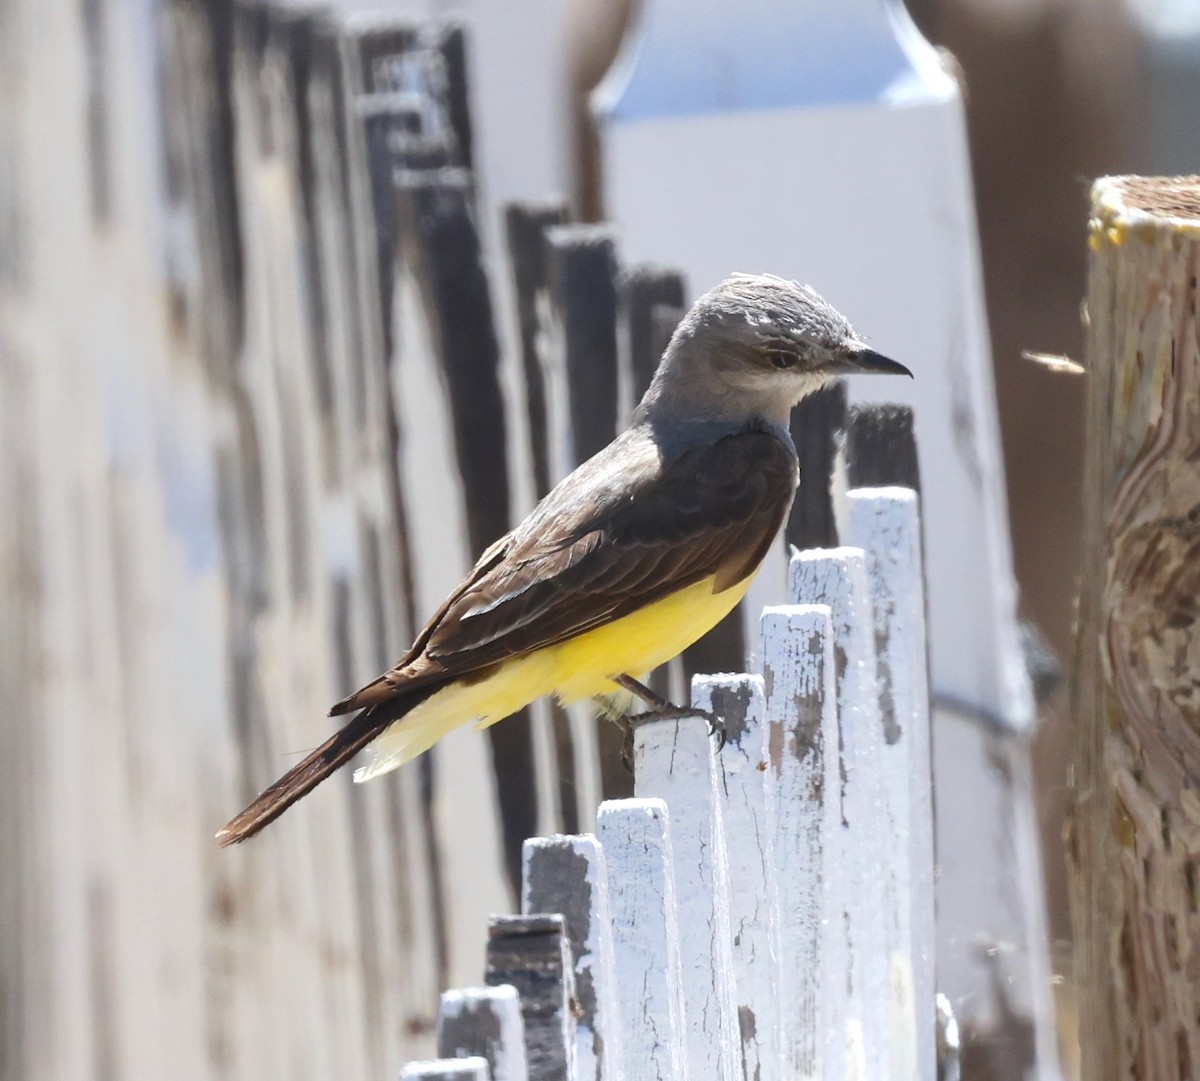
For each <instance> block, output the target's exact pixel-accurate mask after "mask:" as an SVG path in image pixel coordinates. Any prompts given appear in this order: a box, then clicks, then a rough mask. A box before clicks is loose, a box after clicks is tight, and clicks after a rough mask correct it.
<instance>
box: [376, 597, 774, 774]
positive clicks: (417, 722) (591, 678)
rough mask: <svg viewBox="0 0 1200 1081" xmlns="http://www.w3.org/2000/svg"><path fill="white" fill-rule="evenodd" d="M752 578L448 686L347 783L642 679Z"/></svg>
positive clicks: (672, 601) (708, 625) (716, 616)
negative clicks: (467, 729) (558, 703)
mask: <svg viewBox="0 0 1200 1081" xmlns="http://www.w3.org/2000/svg"><path fill="white" fill-rule="evenodd" d="M752 578H753V575H751V576H749V577H747V578H745V579H743V580H742V581H741V582H738V583H737V584H736V585H733V586H730V587H729V588H728V589H726V590H723V591H722V592H720V593H714V592H713V585H714V582H715V578H706V579H703V580H702V581H699V582H697V583H695V584H694V585H691V586H688V587H687V588H686V589H681V590H679V592H677V593H672V594H670V595H669V596H667V597H664V598H663V599H662V600H660V601H656V602H655V603H654V604H649V605H647V606H646V607H645V608H642V609H639V610H638V611H636V612H631V613H630V614H629V615H627V616H622V617H621V618H620V619H617V620H614V621H613V622H612V623H607V624H605V625H604V626H602V627H597V628H595V629H594V630H590V631H586V632H584V633H583V634H580V635H578V636H576V637H575V638H570V639H568V640H567V641H565V642H560V643H559V644H557V645H553V646H547V647H546V648H545V649H539V650H537V651H535V652H534V653H530V654H529V655H528V656H525V657H515V658H513V659H512V660H510V661H504V662H502V663H501V664H500V665H499V666H498V667H497V668H496V670H495V671H494V672H493V673H492V674H491V675H489V676H488V677H487V678H486V679H481V680H479V681H477V682H475V683H467V682H465V681H462V682H458V683H452V684H450V685H449V686H448V687H446V688H444V689H443V690H440V691H438V693H437V694H435V695H433V696H432V697H430V698H429V699H427V700H426V701H425V702H423V703H421V705H419V706H418V707H417V708H416V709H414V710H413V711H412V712H411V713H409V714H408V715H407V716H405V717H404V718H403V719H402V720H399V721H397V722H396V723H395V724H394V725H392V726H391V727H390V728H388V729H387V730H386V731H385V732H384V733H383V734H382V735H381V736H380V737H379V739H377V740H376V741H375V743H374V744H373V747H374V750H375V757H374V759H373V760H372V761H371V763H370V764H369V765H366V766H364V767H362V768H361V769H358V770H356V771H355V773H354V779H355V780H356V781H365V780H368V779H370V778H371V777H376V776H378V775H379V774H381V773H387V772H388V771H389V770H393V769H395V768H396V767H397V766H400V765H403V764H404V763H405V762H408V761H410V760H411V759H413V758H415V757H416V756H417V755H419V754H421V753H422V752H424V751H427V750H428V749H429V748H430V747H432V746H433V745H434V744H435V743H436V742H437V741H438V740H439V739H441V737H442V736H443V735H445V734H446V733H447V732H449V731H450V730H451V729H454V728H457V727H459V726H460V725H463V724H466V723H467V722H468V721H472V720H474V721H477V722H478V724H479V727H481V728H482V727H486V726H487V725H490V724H494V723H495V722H496V721H499V720H501V719H502V718H504V717H507V716H509V714H512V713H515V712H516V711H517V710H519V709H521V708H522V707H523V706H527V705H528V704H529V703H530V702H532V701H533V700H534V699H536V698H541V697H542V696H543V695H547V694H554V695H557V696H558V698H559V699H561V700H562V701H563V702H565V703H567V704H570V703H571V702H576V701H579V700H580V699H581V698H589V697H593V696H597V695H604V694H609V693H611V692H612V691H614V690H615V689H616V685H615V684H614V683H613V682H612V677H613V676H618V675H622V674H627V675H639V674H641V673H644V672H649V671H651V670H653V669H655V668H657V667H658V666H659V665H660V664H663V663H664V662H666V661H669V660H670V659H671V658H672V657H674V656H676V655H677V654H679V653H681V652H682V651H683V650H684V649H686V648H687V647H688V646H690V645H691V644H692V643H693V642H694V641H696V639H697V638H699V637H700V636H701V635H703V634H705V633H706V632H707V631H709V630H711V629H712V628H713V627H715V626H716V625H717V624H718V623H719V622H720V621H721V620H722V619H724V618H725V616H726V615H728V614H729V613H730V612H731V611H732V610H733V608H734V606H735V605H736V604H737V603H738V601H740V600H741V599H742V597H744V596H745V594H746V590H747V589H749V587H750V582H751V579H752Z"/></svg>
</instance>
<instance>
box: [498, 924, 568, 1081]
mask: <svg viewBox="0 0 1200 1081" xmlns="http://www.w3.org/2000/svg"><path fill="white" fill-rule="evenodd" d="M573 970H574V965H573V964H572V961H571V947H570V945H569V943H568V942H567V936H566V931H565V930H564V927H563V918H562V916H561V915H558V914H554V915H533V916H493V917H492V921H491V927H490V928H489V930H488V945H487V970H486V972H485V974H484V978H485V979H486V981H487V982H488V983H489V984H491V985H493V986H499V985H501V984H511V985H512V986H513V987H515V988H516V990H517V994H518V995H520V998H521V1017H522V1018H523V1019H524V1022H525V1059H526V1061H527V1062H528V1065H529V1081H562V1079H563V1078H567V1079H568V1081H570V1079H573V1078H574V1077H575V979H574V976H573Z"/></svg>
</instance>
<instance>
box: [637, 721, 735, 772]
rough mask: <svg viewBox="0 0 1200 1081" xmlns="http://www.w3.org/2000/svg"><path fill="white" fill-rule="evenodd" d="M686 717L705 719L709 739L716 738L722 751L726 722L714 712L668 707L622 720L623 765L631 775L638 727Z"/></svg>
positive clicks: (718, 747) (718, 748)
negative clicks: (623, 732) (634, 738)
mask: <svg viewBox="0 0 1200 1081" xmlns="http://www.w3.org/2000/svg"><path fill="white" fill-rule="evenodd" d="M686 717H703V718H704V720H705V721H706V722H707V724H708V736H709V739H712V738H713V737H714V736H715V737H716V740H717V747H716V749H717V750H718V751H720V750H721V749H722V748H723V747H724V746H725V739H726V736H725V722H724V721H723V720H722V719H721V718H720V717H719V716H717V714H716V713H714V712H713V711H712V710H710V709H697V708H696V707H695V706H675V705H667V706H664V707H661V708H658V709H648V710H646V711H645V712H644V713H634V714H631V715H629V716H626V717H622V718H620V721H619V723H620V725H621V727H622V728H623V729H624V730H625V738H624V739H623V740H622V741H621V763H622V765H624V766H625V768H626V769H627V770H629V772H630V773H632V772H633V733H634V731H635V730H636V729H637V727H638V725H642V724H650V723H652V722H653V721H682V720H683V719H684V718H686Z"/></svg>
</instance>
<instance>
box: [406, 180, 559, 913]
mask: <svg viewBox="0 0 1200 1081" xmlns="http://www.w3.org/2000/svg"><path fill="white" fill-rule="evenodd" d="M396 187H397V200H398V207H399V213H400V216H401V223H402V235H403V237H404V242H405V243H406V245H407V246H408V252H407V255H406V258H410V259H412V260H413V268H414V271H415V277H416V282H417V286H418V288H419V290H420V295H421V298H422V302H423V308H424V313H425V320H426V325H427V326H428V327H429V329H430V333H431V337H432V346H433V349H434V352H435V354H436V356H437V358H438V362H439V364H440V368H441V374H442V378H443V380H444V385H445V387H446V392H447V396H448V399H449V407H450V421H451V425H452V430H453V434H454V451H455V458H456V461H457V465H458V470H459V474H460V476H461V479H462V505H463V508H464V514H465V518H466V528H467V536H468V541H469V545H470V553H471V556H472V558H474V557H476V556H478V555H479V553H480V552H482V551H483V549H484V548H486V547H487V546H488V545H489V544H491V543H492V542H493V541H494V540H496V539H497V538H498V537H500V536H502V535H503V534H504V533H505V532H506V531H507V530H508V528H509V524H510V523H509V513H510V499H509V483H508V455H507V423H506V419H505V407H504V399H503V394H502V392H501V388H500V380H499V364H500V351H499V344H498V341H497V338H496V332H495V327H494V323H493V313H492V302H491V290H490V285H489V282H488V277H487V271H486V268H485V266H484V262H483V252H482V248H481V245H480V238H479V232H478V229H477V227H476V222H475V210H474V185H473V182H472V179H471V177H470V175H469V174H468V173H466V172H465V171H464V170H461V169H442V170H434V171H432V172H423V173H422V172H406V173H402V174H401V175H400V176H399V177H398V178H397V184H396ZM488 740H489V743H490V745H491V749H492V758H493V768H494V771H495V774H496V778H497V788H498V794H499V797H500V810H501V818H502V822H503V830H504V850H505V863H506V867H507V869H508V873H509V878H510V881H511V884H512V887H513V890H514V892H516V891H517V890H518V889H519V888H520V886H519V884H520V874H521V871H520V868H521V845H522V844H523V842H524V840H525V838H526V837H529V836H531V835H532V834H534V833H536V832H537V800H536V786H535V767H534V757H533V738H532V733H531V728H530V721H529V714H528V711H522V712H521V713H519V714H517V715H516V716H514V717H511V718H509V719H508V720H506V721H505V722H504V723H503V724H498V725H493V726H492V727H491V728H489V729H488Z"/></svg>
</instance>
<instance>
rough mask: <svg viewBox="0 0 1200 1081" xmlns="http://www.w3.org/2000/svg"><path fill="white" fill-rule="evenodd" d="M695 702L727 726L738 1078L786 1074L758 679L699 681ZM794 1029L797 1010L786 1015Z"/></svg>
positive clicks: (720, 795) (724, 788)
mask: <svg viewBox="0 0 1200 1081" xmlns="http://www.w3.org/2000/svg"><path fill="white" fill-rule="evenodd" d="M692 702H693V704H694V705H696V706H697V707H698V708H700V709H705V710H710V711H712V712H713V713H715V714H716V715H717V716H718V717H719V718H720V719H721V721H722V722H723V723H724V725H725V744H724V746H723V747H722V748H721V749H720V751H719V752H718V753H717V756H716V769H717V786H716V793H717V804H718V807H719V811H720V822H721V825H722V828H723V830H724V833H725V846H724V847H725V853H726V860H727V862H728V866H729V916H730V934H731V939H732V942H731V946H732V954H731V958H732V978H733V988H734V1007H735V1009H736V1010H737V1023H738V1033H737V1035H738V1045H739V1058H740V1062H741V1070H742V1074H743V1075H744V1076H745V1077H746V1078H753V1079H755V1081H780V1079H782V1078H783V1077H784V1076H785V1071H784V1068H783V1058H782V1052H781V1048H780V1039H779V1037H780V1032H779V1025H780V1003H781V989H782V988H781V984H780V970H779V947H778V934H779V925H780V920H779V918H778V917H779V912H780V908H779V896H778V886H777V870H778V867H777V863H776V859H775V830H776V828H777V827H776V807H775V794H776V784H775V773H774V771H772V770H771V769H769V768H768V750H767V725H766V703H765V699H764V695H763V680H762V677H761V676H740V675H739V676H696V677H695V678H694V679H693V680H692ZM789 1015H790V1017H791V1019H792V1023H794V1024H799V1023H800V1022H799V1020H798V1015H799V1011H796V1010H790V1011H789Z"/></svg>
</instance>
